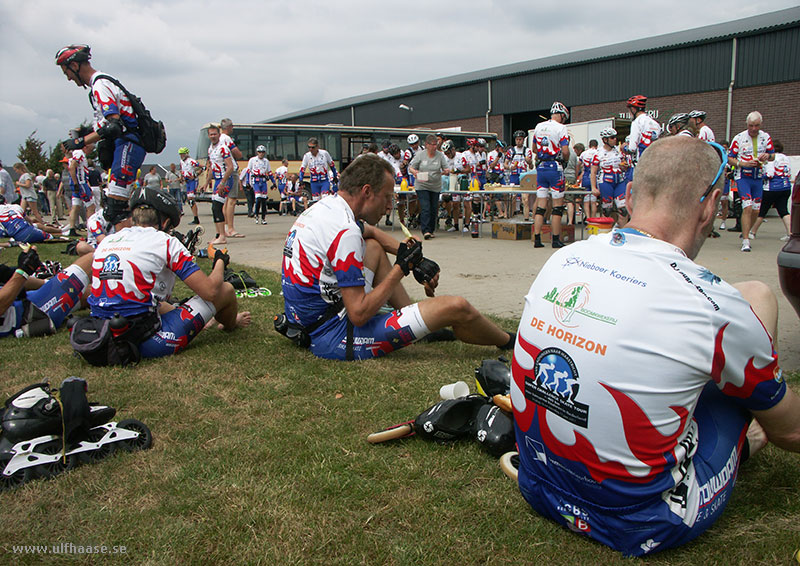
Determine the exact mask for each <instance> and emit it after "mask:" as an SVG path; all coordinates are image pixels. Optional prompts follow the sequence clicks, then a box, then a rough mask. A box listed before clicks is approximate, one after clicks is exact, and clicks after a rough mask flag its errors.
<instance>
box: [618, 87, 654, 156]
mask: <svg viewBox="0 0 800 566" xmlns="http://www.w3.org/2000/svg"><path fill="white" fill-rule="evenodd" d="M627 108H628V112H630V113H631V115H632V116H633V121H632V122H631V134H630V139H629V141H628V143H627V144H626V145H625V147H624V148H623V150H624V151H625V152H626V153H629V154H630V155H633V156H636V157H637V158H638V157H641V156H642V153H644V150H646V149H647V148H648V147H650V144H651V143H653V142H654V141H656V140H657V139H658V136H659V134H660V133H661V126H660V125H659V124H658V122H656V121H655V120H653V118H651V117H650V116H648V115H647V112H645V109H646V108H647V97H646V96H644V95H641V94H637V95H635V96H631V97H630V98H629V99H628V104H627Z"/></svg>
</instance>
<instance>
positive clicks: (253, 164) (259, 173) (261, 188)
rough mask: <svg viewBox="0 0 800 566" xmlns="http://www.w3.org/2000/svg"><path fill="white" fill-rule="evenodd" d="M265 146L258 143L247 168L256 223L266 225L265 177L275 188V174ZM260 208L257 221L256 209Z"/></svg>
mask: <svg viewBox="0 0 800 566" xmlns="http://www.w3.org/2000/svg"><path fill="white" fill-rule="evenodd" d="M266 156H267V148H266V147H264V146H263V145H260V146H258V147H257V148H256V154H255V155H254V156H253V157H251V158H250V161H248V162H247V170H248V171H249V174H250V183H251V184H252V185H253V191H255V194H256V209H255V216H256V224H259V222H260V223H261V224H263V225H265V226H266V224H267V179H269V180H270V182H271V183H272V188H273V189H274V188H276V187H277V185H276V183H275V176H274V175H273V174H272V168H271V167H270V164H269V159H267V157H266ZM259 209H260V210H261V219H260V221H259V218H258V211H259Z"/></svg>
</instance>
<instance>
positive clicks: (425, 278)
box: [414, 257, 439, 285]
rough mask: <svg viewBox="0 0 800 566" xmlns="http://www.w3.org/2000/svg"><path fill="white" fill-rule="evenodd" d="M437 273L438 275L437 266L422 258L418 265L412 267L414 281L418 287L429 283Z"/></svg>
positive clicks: (431, 261)
mask: <svg viewBox="0 0 800 566" xmlns="http://www.w3.org/2000/svg"><path fill="white" fill-rule="evenodd" d="M437 273H439V264H438V263H436V262H435V261H433V260H432V259H428V258H426V257H423V258H422V261H421V262H420V263H419V265H415V266H414V279H416V280H417V283H419V284H420V285H424V284H425V283H430V281H431V279H433V278H434V277H436V274H437Z"/></svg>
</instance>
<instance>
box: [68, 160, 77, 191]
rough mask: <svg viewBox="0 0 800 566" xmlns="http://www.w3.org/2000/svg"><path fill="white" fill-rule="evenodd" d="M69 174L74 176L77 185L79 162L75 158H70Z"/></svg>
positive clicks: (73, 179)
mask: <svg viewBox="0 0 800 566" xmlns="http://www.w3.org/2000/svg"><path fill="white" fill-rule="evenodd" d="M69 176H70V177H71V178H72V182H73V183H74V184H75V186H76V187H77V186H78V162H77V161H75V160H74V159H70V160H69Z"/></svg>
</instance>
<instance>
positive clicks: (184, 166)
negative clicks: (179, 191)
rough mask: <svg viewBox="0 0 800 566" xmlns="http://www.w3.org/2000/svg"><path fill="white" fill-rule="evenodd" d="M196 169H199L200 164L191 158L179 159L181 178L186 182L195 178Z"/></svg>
mask: <svg viewBox="0 0 800 566" xmlns="http://www.w3.org/2000/svg"><path fill="white" fill-rule="evenodd" d="M198 167H200V164H199V163H198V162H197V161H195V160H194V159H192V158H191V157H187V158H186V159H181V175H183V178H184V179H185V180H187V181H191V180H192V179H194V178H195V174H194V172H195V171H196V170H197V168H198Z"/></svg>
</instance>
